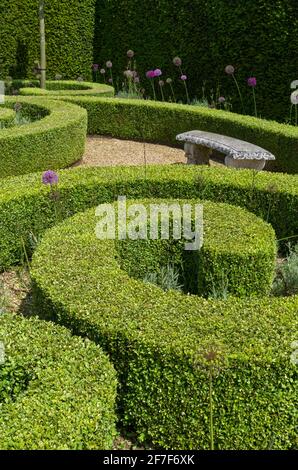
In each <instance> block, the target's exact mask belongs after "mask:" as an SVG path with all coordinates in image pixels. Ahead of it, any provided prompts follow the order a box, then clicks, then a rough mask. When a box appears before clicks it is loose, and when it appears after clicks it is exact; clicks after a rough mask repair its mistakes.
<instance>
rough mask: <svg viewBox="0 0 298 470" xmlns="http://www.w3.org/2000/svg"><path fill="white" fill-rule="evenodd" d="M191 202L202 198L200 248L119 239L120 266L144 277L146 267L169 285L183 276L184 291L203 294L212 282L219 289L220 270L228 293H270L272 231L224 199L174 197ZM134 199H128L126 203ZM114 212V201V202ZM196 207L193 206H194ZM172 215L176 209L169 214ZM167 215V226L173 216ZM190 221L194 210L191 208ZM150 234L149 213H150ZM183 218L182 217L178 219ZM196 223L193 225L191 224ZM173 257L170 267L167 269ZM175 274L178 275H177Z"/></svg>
mask: <svg viewBox="0 0 298 470" xmlns="http://www.w3.org/2000/svg"><path fill="white" fill-rule="evenodd" d="M153 202H154V204H159V203H160V204H161V203H166V202H167V201H165V200H159V199H154V201H153V200H151V201H144V200H139V201H138V203H142V204H144V206H145V207H148V213H149V204H151V203H153ZM168 202H169V203H170V202H175V203H176V204H177V203H180V207H182V204H183V203H186V202H187V203H190V204H192V207H195V205H196V204H198V203H200V204H201V203H202V204H203V220H204V244H203V247H202V248H201V250H200V251H199V252H198V251H186V250H185V249H184V248H185V243H186V242H187V241H186V240H179V241H178V240H173V238H172V236H173V234H172V230H170V235H171V238H170V240H160V239H159V240H151V239H148V240H129V239H128V240H124V241H117V242H116V247H118V250H119V255H120V259H121V261H120V265H121V268H122V269H124V270H126V271H127V272H128V274H129V275H130V276H133V277H135V278H137V279H144V276H146V275H148V272H149V273H150V272H151V273H155V274H156V282H158V284H159V285H160V286H161V287H162V288H164V290H168V289H169V288H171V287H170V286H176V285H178V286H179V282H178V279H179V278H180V280H183V285H184V288H185V291H186V292H191V293H193V294H199V295H204V296H207V295H208V294H209V292H210V291H211V290H212V288H216V289H218V288H219V287H221V284H222V277H223V275H225V276H226V278H227V280H228V284H229V288H228V290H229V293H230V294H234V295H237V296H239V297H240V296H250V295H259V296H262V295H266V294H268V293H269V291H270V288H271V285H272V281H273V276H274V270H275V259H276V243H275V233H274V230H273V229H272V227H271V226H270V225H269V224H266V223H265V222H263V221H262V220H260V219H259V218H257V217H256V216H255V215H253V214H251V213H249V212H247V211H244V210H243V209H240V208H239V207H234V206H230V205H227V204H219V203H217V204H214V203H210V202H206V201H196V200H191V199H190V200H188V201H182V200H179V199H176V200H175V201H170V200H168ZM133 203H135V201H132V200H130V201H128V207H129V206H130V204H133ZM115 209H116V212H117V205H116V207H115ZM193 212H194V211H193ZM172 217H174V215H173V214H172ZM172 217H171V219H170V222H171V226H172V225H173V222H174V221H173V218H172ZM192 222H193V224H194V214H192ZM148 224H149V225H148V230H147V231H148V234H149V233H150V218H148ZM182 224H183V222H182ZM193 229H194V226H193ZM169 262H170V263H171V264H172V265H173V266H174V267H175V270H174V271H173V267H172V268H171V269H169V268H168V269H166V268H165V265H166V264H167V263H169ZM177 274H178V277H177Z"/></svg>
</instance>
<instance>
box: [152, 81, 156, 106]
mask: <svg viewBox="0 0 298 470" xmlns="http://www.w3.org/2000/svg"><path fill="white" fill-rule="evenodd" d="M151 86H152V91H153V97H154V101H156V93H155V86H154V80H153V79H151Z"/></svg>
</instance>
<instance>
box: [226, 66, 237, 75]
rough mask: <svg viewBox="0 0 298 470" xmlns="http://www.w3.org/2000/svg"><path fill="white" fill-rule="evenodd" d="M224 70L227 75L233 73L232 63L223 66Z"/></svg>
mask: <svg viewBox="0 0 298 470" xmlns="http://www.w3.org/2000/svg"><path fill="white" fill-rule="evenodd" d="M225 72H226V73H227V74H228V75H233V73H234V72H235V68H234V67H233V65H227V66H226V68H225Z"/></svg>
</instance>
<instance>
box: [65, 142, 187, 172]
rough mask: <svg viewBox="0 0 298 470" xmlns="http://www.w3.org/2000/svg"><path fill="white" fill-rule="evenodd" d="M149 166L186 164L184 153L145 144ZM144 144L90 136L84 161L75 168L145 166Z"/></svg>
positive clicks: (161, 146)
mask: <svg viewBox="0 0 298 470" xmlns="http://www.w3.org/2000/svg"><path fill="white" fill-rule="evenodd" d="M145 153H146V160H147V164H148V165H153V164H162V165H170V164H173V163H186V159H185V157H184V151H183V150H181V149H175V148H172V147H167V146H166V145H156V144H147V143H146V144H145ZM143 164H144V144H143V143H141V142H134V141H131V140H120V139H114V138H113V137H106V136H99V135H96V136H88V137H87V141H86V151H85V154H84V156H83V158H82V160H81V161H80V162H78V163H76V164H75V165H74V166H117V165H122V166H123V165H143Z"/></svg>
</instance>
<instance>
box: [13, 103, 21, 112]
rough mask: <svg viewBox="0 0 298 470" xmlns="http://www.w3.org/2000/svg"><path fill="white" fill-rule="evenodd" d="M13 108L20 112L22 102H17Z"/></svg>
mask: <svg viewBox="0 0 298 470" xmlns="http://www.w3.org/2000/svg"><path fill="white" fill-rule="evenodd" d="M13 109H14V110H15V112H16V113H19V112H20V111H21V109H22V105H21V103H16V104H15V105H14V107H13Z"/></svg>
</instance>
